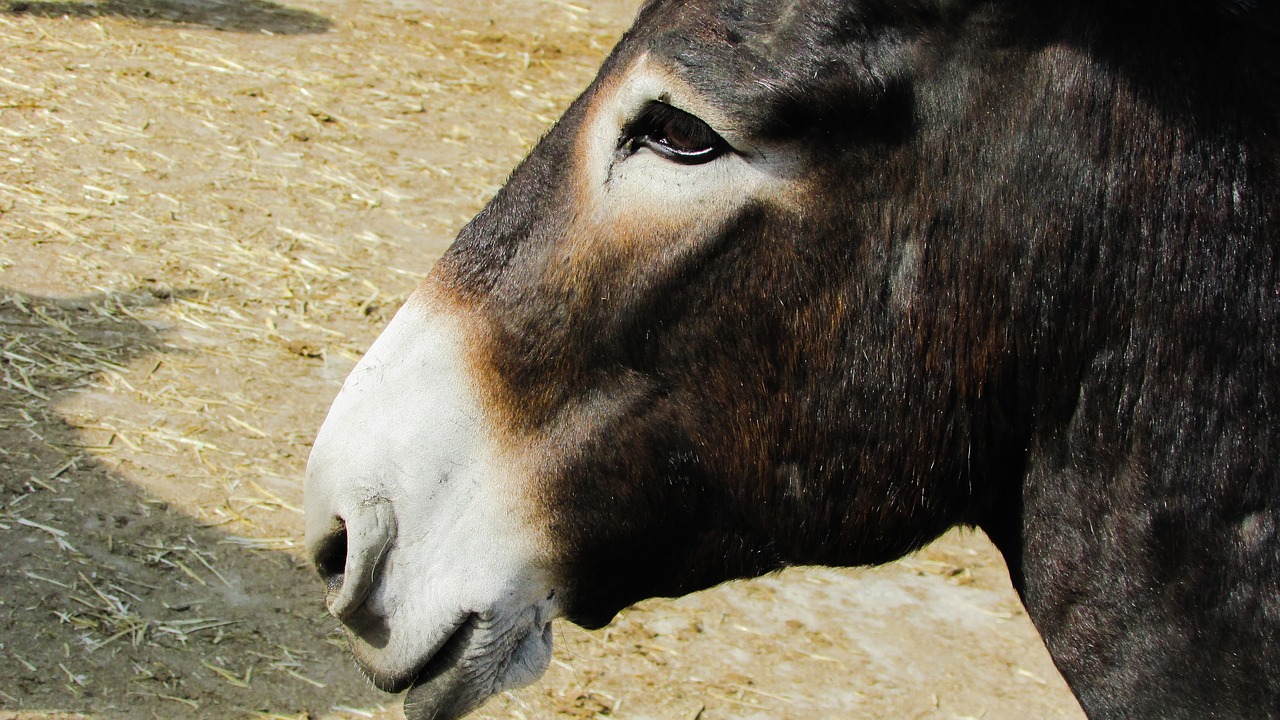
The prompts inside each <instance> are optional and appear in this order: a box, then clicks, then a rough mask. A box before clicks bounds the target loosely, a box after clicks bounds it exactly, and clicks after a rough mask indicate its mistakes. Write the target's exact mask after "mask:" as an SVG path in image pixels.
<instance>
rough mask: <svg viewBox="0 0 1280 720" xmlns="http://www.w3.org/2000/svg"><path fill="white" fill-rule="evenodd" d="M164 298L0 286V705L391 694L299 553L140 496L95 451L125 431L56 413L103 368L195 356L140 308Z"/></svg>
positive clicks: (245, 708) (196, 707)
mask: <svg viewBox="0 0 1280 720" xmlns="http://www.w3.org/2000/svg"><path fill="white" fill-rule="evenodd" d="M179 294H181V293H179ZM170 300H171V294H170V293H169V292H168V291H164V290H157V291H155V292H147V291H139V292H134V293H111V294H94V295H88V296H84V297H81V298H75V299H70V300H63V299H52V298H44V297H38V296H33V295H28V294H23V293H19V292H15V291H11V290H6V289H4V288H0V539H2V541H0V711H18V712H35V713H37V714H38V713H42V712H56V713H63V712H67V713H76V712H84V713H91V714H92V715H93V716H94V717H104V718H110V717H125V718H152V717H199V718H215V719H222V718H227V719H228V720H229V719H230V718H244V717H252V716H258V715H259V714H260V713H264V714H268V715H272V716H276V715H284V716H288V717H297V716H299V715H301V716H304V717H319V716H322V715H324V714H325V713H327V712H328V711H329V709H330V708H331V707H332V706H333V705H334V704H335V703H343V704H346V705H360V706H364V707H372V706H374V705H377V704H379V703H384V702H387V701H388V700H390V698H389V696H386V695H383V694H381V693H378V692H377V691H375V690H373V689H372V688H371V687H370V686H369V685H368V684H367V683H365V682H364V681H363V680H362V679H361V677H360V674H359V673H358V672H356V671H354V670H353V668H352V663H351V661H350V660H348V659H347V656H346V655H345V652H344V650H343V648H342V643H341V642H339V641H338V637H339V636H338V634H337V623H336V622H334V621H332V620H331V619H330V618H328V617H327V615H326V614H325V613H324V610H323V608H322V606H321V602H320V597H321V590H320V583H319V581H318V579H317V578H316V576H315V574H314V572H313V571H312V570H311V569H310V568H309V567H308V566H307V565H306V564H305V563H303V562H300V561H298V560H297V559H295V558H294V557H293V556H292V555H289V554H286V553H283V552H279V551H276V550H273V549H270V548H265V549H264V548H261V547H254V546H253V545H252V543H248V542H246V540H247V539H246V538H237V537H234V536H232V535H229V534H227V533H225V532H223V531H221V530H220V528H218V527H214V526H208V525H205V524H202V523H201V522H199V521H197V520H196V519H194V518H192V517H190V516H188V515H185V514H183V513H180V512H178V511H176V510H174V509H172V508H170V507H169V506H168V505H167V503H165V502H163V501H161V500H158V499H156V498H154V497H149V496H148V495H147V494H146V493H145V492H143V491H142V490H140V489H139V488H138V487H137V486H135V485H133V484H132V483H130V482H129V481H128V480H126V479H125V478H123V477H121V476H120V475H118V474H116V473H115V472H114V471H113V470H112V469H111V468H110V467H108V466H106V465H105V464H104V463H103V462H102V461H99V460H97V459H95V458H97V457H109V456H110V455H111V452H112V448H113V447H119V443H121V442H125V440H124V439H121V438H118V437H114V436H113V435H111V433H108V432H103V431H100V430H98V429H95V428H91V427H73V426H72V425H71V424H69V423H68V421H67V420H66V419H64V418H63V416H61V415H60V414H59V413H58V412H57V411H56V409H55V405H56V404H57V402H58V401H59V399H60V398H64V397H66V396H67V394H68V393H72V392H74V391H76V390H77V389H81V388H84V387H85V386H87V385H90V384H91V383H94V382H95V381H96V380H97V379H98V378H100V377H101V376H102V375H103V374H106V373H114V372H123V370H124V369H125V365H126V364H130V363H132V364H133V367H134V368H135V369H136V368H137V367H138V364H139V363H141V364H142V365H144V366H145V365H147V364H148V363H151V362H152V361H153V359H154V362H156V363H159V362H163V359H164V356H165V355H166V354H173V353H184V352H191V351H190V350H186V349H183V348H179V347H176V346H174V345H172V344H168V343H167V342H166V339H165V337H164V332H163V330H162V329H157V328H155V327H152V326H150V325H148V324H147V323H144V322H141V321H139V320H138V319H136V315H135V311H136V310H140V309H144V308H146V307H147V306H154V305H156V304H158V303H165V302H169V301H170ZM0 714H4V713H0Z"/></svg>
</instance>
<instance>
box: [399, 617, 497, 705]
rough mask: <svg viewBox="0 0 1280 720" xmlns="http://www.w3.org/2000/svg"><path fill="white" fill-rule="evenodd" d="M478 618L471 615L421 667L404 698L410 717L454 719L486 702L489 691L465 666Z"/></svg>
mask: <svg viewBox="0 0 1280 720" xmlns="http://www.w3.org/2000/svg"><path fill="white" fill-rule="evenodd" d="M477 620H478V617H477V616H476V615H475V614H474V613H473V614H471V615H468V616H467V618H466V619H465V620H463V621H462V623H461V624H460V625H458V627H457V629H455V630H454V631H453V634H452V635H451V636H449V638H448V639H447V640H446V641H445V642H444V644H443V645H441V646H440V648H439V649H438V650H436V652H434V653H433V654H432V655H431V657H430V659H429V660H427V662H426V663H425V664H424V665H423V666H422V668H421V669H419V670H418V673H417V676H416V677H414V678H413V680H412V682H411V683H410V684H409V692H408V693H407V694H406V695H405V698H404V714H405V717H406V718H407V719H408V720H451V719H452V718H459V717H462V716H463V715H465V714H466V713H467V712H469V711H471V710H473V709H475V707H477V706H478V705H479V704H480V703H482V702H484V700H485V698H486V697H487V694H486V693H485V692H484V691H483V690H481V689H480V688H477V687H475V680H476V678H473V677H471V673H469V672H468V668H467V667H466V666H467V663H466V654H467V649H468V648H470V647H471V639H472V637H474V636H475V633H476V625H477ZM477 696H478V697H477Z"/></svg>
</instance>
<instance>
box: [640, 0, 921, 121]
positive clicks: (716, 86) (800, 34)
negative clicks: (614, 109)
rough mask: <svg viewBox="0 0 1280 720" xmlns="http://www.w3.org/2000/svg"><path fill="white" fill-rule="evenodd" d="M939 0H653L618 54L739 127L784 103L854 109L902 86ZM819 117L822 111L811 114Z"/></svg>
mask: <svg viewBox="0 0 1280 720" xmlns="http://www.w3.org/2000/svg"><path fill="white" fill-rule="evenodd" d="M943 5H944V2H942V0H936V1H935V2H919V1H918V0H912V1H909V2H904V1H902V0H874V1H872V2H867V1H866V0H790V1H787V0H782V1H779V0H651V1H650V2H649V3H647V4H646V5H645V6H644V8H643V9H642V10H641V11H640V14H639V16H638V18H637V21H636V24H635V27H634V28H633V31H632V34H631V37H630V38H629V39H628V42H625V43H624V47H625V48H626V49H627V50H629V51H632V52H643V53H646V54H648V55H649V56H650V57H651V58H654V59H658V60H660V61H661V62H662V63H663V64H664V65H665V66H666V67H667V68H668V69H669V70H670V71H671V72H672V73H673V74H674V75H675V76H676V77H678V78H679V80H680V81H682V82H683V83H685V84H687V85H688V86H690V87H691V88H692V89H694V90H695V91H696V92H698V93H699V94H700V95H701V96H702V97H704V98H706V99H707V100H708V101H710V102H714V103H715V104H716V105H717V106H718V107H720V108H721V109H722V111H723V112H725V113H728V114H732V115H733V118H732V119H733V121H735V123H737V124H739V125H740V126H742V127H743V129H744V130H754V131H757V132H769V131H772V130H778V129H780V128H777V127H774V124H776V123H778V122H779V119H778V118H777V117H776V115H778V114H779V113H781V112H785V111H787V110H788V109H789V108H788V106H790V105H793V104H799V103H803V104H805V105H808V106H809V107H810V108H811V110H812V109H814V108H813V106H814V105H815V104H819V105H821V104H831V105H838V104H844V103H848V102H857V101H858V100H859V99H860V96H862V95H864V94H865V93H876V92H880V91H883V90H884V88H885V87H886V86H887V85H889V84H892V83H893V82H895V81H898V80H901V79H903V74H904V72H905V71H906V68H907V67H908V66H909V64H910V62H911V61H912V60H913V59H915V58H916V57H917V53H916V52H915V44H914V42H913V38H915V37H918V36H919V34H920V30H921V28H923V27H926V26H928V25H929V24H930V22H929V18H930V17H935V18H938V17H941V16H942V15H941V13H942V10H943ZM817 110H818V111H820V108H817Z"/></svg>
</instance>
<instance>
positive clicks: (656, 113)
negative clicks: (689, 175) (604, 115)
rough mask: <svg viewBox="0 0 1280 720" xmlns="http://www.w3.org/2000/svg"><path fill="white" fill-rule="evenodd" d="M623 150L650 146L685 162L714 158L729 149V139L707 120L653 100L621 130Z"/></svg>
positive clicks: (630, 151)
mask: <svg viewBox="0 0 1280 720" xmlns="http://www.w3.org/2000/svg"><path fill="white" fill-rule="evenodd" d="M618 147H619V149H620V150H626V151H627V152H628V153H633V152H635V151H637V150H639V149H640V148H642V147H643V148H649V149H650V150H652V151H654V152H655V153H657V154H658V155H660V156H662V157H664V158H666V159H668V160H674V161H675V162H678V163H681V164H684V165H701V164H702V163H706V162H711V161H712V160H715V159H716V158H718V157H720V156H721V155H723V154H724V153H725V152H727V151H728V150H729V143H727V142H725V141H724V138H722V137H720V136H719V135H717V134H716V131H715V130H712V129H711V126H709V125H707V124H706V123H705V122H703V121H701V120H699V119H698V118H697V117H694V116H693V115H690V114H689V113H687V112H685V111H683V110H679V109H677V108H674V107H671V106H670V105H668V104H666V103H662V102H651V103H649V104H648V105H646V106H645V107H644V109H643V110H641V111H640V114H639V115H638V116H637V117H636V119H634V120H632V121H631V122H630V123H628V124H627V126H626V128H624V129H623V131H622V141H621V143H619V146H618Z"/></svg>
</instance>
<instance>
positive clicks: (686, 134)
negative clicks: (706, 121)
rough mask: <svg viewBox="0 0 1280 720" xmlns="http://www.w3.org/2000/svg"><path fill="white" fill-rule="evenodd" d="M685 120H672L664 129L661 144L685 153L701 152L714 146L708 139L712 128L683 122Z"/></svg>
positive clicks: (712, 141)
mask: <svg viewBox="0 0 1280 720" xmlns="http://www.w3.org/2000/svg"><path fill="white" fill-rule="evenodd" d="M683 120H685V118H672V119H670V120H668V121H667V124H666V126H665V127H663V129H662V137H661V138H659V140H660V141H661V142H664V143H666V144H667V145H670V146H671V147H673V148H676V149H677V150H681V151H684V152H699V151H701V150H706V149H708V148H710V147H711V145H713V144H714V139H713V138H711V137H708V135H710V134H711V133H710V128H708V127H707V126H706V125H702V126H696V125H694V124H693V123H690V122H682V121H683Z"/></svg>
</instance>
